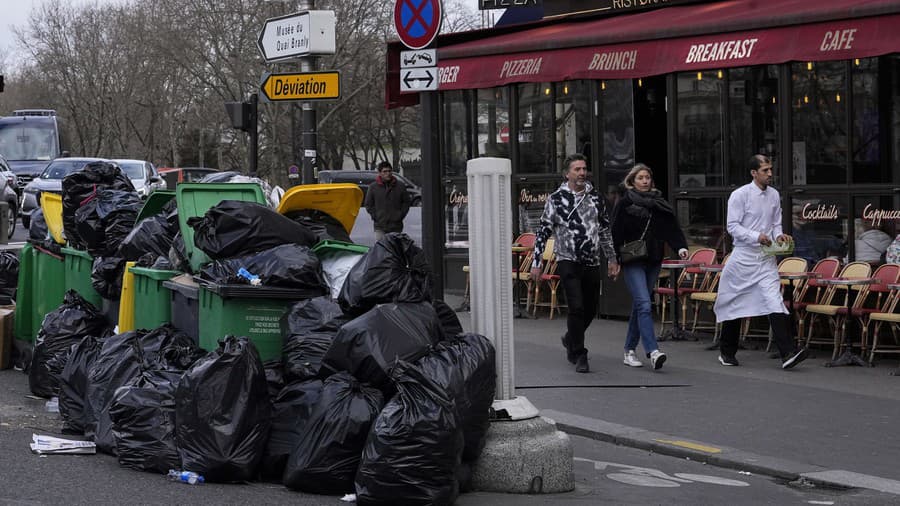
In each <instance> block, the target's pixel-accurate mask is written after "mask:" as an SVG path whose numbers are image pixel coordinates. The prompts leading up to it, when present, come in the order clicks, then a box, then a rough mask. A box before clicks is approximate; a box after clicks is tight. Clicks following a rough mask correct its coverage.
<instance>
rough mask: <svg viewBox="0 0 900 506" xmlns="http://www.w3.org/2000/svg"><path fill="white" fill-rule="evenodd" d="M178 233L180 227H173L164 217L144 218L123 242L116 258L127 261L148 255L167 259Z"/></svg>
mask: <svg viewBox="0 0 900 506" xmlns="http://www.w3.org/2000/svg"><path fill="white" fill-rule="evenodd" d="M177 232H178V226H177V225H176V226H175V227H172V226H171V223H170V221H169V220H168V219H167V218H166V216H164V215H156V216H150V217H149V218H144V219H143V220H141V221H139V222H138V223H137V224H136V225H135V226H134V228H133V229H132V230H131V231H130V232H129V233H128V235H127V236H125V238H124V239H123V240H122V243H121V244H120V245H119V248H118V251H117V252H116V256H119V257H122V258H124V259H125V260H137V259H139V258H141V257H142V256H144V255H146V254H148V253H149V254H152V255H153V256H154V257H159V256H163V257H167V256H169V249H170V248H171V247H172V239H174V238H175V234H176V233H177Z"/></svg>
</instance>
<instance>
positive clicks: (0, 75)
mask: <svg viewBox="0 0 900 506" xmlns="http://www.w3.org/2000/svg"><path fill="white" fill-rule="evenodd" d="M0 93H3V74H0Z"/></svg>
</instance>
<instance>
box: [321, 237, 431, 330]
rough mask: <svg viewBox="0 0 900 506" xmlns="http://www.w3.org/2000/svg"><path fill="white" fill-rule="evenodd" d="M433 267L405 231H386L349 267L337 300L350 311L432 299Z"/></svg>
mask: <svg viewBox="0 0 900 506" xmlns="http://www.w3.org/2000/svg"><path fill="white" fill-rule="evenodd" d="M431 276H432V273H431V267H430V266H429V265H428V259H427V258H426V257H425V252H424V251H422V249H421V248H419V247H418V246H416V245H415V243H414V242H413V240H412V239H411V238H410V237H409V236H408V235H406V234H396V233H392V234H386V235H385V236H384V237H383V238H381V240H380V241H378V242H377V243H375V246H373V247H372V249H370V250H369V252H368V253H366V254H365V256H363V258H362V259H360V261H359V262H357V263H356V265H354V266H353V268H352V269H350V273H349V274H347V279H346V281H344V286H343V287H342V288H341V293H340V296H338V303H340V305H341V308H343V309H344V312H345V313H347V314H361V313H365V312H366V311H368V310H369V309H372V308H373V307H374V306H375V304H383V303H386V302H422V301H430V300H431V288H432V284H433V280H432V277H431Z"/></svg>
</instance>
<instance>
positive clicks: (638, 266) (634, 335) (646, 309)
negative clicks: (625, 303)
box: [622, 262, 660, 353]
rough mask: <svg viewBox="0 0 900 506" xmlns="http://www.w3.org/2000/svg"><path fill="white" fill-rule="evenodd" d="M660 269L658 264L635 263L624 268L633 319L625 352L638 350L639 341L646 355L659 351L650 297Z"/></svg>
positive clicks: (626, 338) (626, 339) (629, 325)
mask: <svg viewBox="0 0 900 506" xmlns="http://www.w3.org/2000/svg"><path fill="white" fill-rule="evenodd" d="M659 269H660V264H659V263H656V262H653V263H647V262H634V263H630V264H626V265H623V266H622V272H623V273H624V276H625V286H627V287H628V291H629V292H631V318H630V319H629V320H628V333H627V334H626V337H625V351H628V350H634V349H636V348H637V345H638V341H641V343H642V344H643V345H644V351H645V352H646V353H650V352H651V351H653V350H656V349H658V346H657V344H656V329H655V328H654V326H653V314H652V312H651V304H650V295H651V294H652V293H653V286H654V285H655V284H656V278H658V277H659Z"/></svg>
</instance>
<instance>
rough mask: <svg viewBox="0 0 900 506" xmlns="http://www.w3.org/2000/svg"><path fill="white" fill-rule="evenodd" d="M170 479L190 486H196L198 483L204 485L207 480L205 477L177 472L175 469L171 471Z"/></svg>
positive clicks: (193, 473)
mask: <svg viewBox="0 0 900 506" xmlns="http://www.w3.org/2000/svg"><path fill="white" fill-rule="evenodd" d="M169 479H170V480H172V481H180V482H182V483H188V484H190V485H196V484H198V483H203V482H204V481H205V480H204V479H203V476H200V475H199V474H197V473H195V472H192V471H177V470H175V469H169Z"/></svg>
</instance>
